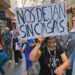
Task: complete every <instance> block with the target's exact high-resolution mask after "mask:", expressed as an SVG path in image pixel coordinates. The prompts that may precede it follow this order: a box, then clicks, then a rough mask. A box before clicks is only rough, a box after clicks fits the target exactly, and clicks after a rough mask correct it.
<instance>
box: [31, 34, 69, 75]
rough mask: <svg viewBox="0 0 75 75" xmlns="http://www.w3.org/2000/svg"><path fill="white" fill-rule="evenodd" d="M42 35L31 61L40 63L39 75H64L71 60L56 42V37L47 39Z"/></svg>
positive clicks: (33, 50)
mask: <svg viewBox="0 0 75 75" xmlns="http://www.w3.org/2000/svg"><path fill="white" fill-rule="evenodd" d="M43 41H45V37H44V36H42V35H40V36H39V37H38V41H37V44H36V46H35V47H34V48H33V49H32V51H31V53H30V60H31V61H32V62H35V61H37V60H39V62H40V67H41V69H40V73H39V75H62V74H63V73H64V71H65V69H67V67H68V65H69V60H68V58H67V56H66V54H65V52H64V50H63V48H62V46H61V45H60V44H59V43H58V41H56V38H55V36H50V37H48V38H47V39H46V41H45V43H44V42H43Z"/></svg>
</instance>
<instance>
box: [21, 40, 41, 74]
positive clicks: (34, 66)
mask: <svg viewBox="0 0 75 75" xmlns="http://www.w3.org/2000/svg"><path fill="white" fill-rule="evenodd" d="M35 45H36V40H35V39H28V40H27V41H26V43H25V44H24V46H23V48H22V51H23V52H24V54H25V59H26V70H25V75H38V73H39V68H40V66H39V63H38V62H36V63H33V62H31V61H30V59H29V56H30V52H31V51H32V49H33V48H34V47H35Z"/></svg>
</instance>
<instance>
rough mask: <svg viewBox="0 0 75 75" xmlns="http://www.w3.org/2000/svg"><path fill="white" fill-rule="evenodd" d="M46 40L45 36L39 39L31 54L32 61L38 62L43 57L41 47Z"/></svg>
mask: <svg viewBox="0 0 75 75" xmlns="http://www.w3.org/2000/svg"><path fill="white" fill-rule="evenodd" d="M43 40H44V37H43V36H39V37H38V42H37V43H36V46H35V47H34V48H33V49H32V51H31V53H30V60H31V61H37V60H38V59H39V58H40V56H41V51H40V46H41V44H42V41H43Z"/></svg>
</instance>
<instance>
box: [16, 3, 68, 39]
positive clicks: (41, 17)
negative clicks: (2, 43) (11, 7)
mask: <svg viewBox="0 0 75 75" xmlns="http://www.w3.org/2000/svg"><path fill="white" fill-rule="evenodd" d="M65 7H66V6H65V3H52V4H47V5H41V6H35V7H23V8H16V19H17V20H16V21H17V26H18V29H19V32H20V36H21V38H22V39H33V38H37V36H38V35H40V34H43V35H44V36H45V37H47V36H52V35H55V36H56V35H63V34H67V33H68V31H67V20H66V19H67V17H66V8H65Z"/></svg>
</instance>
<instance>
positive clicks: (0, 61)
mask: <svg viewBox="0 0 75 75" xmlns="http://www.w3.org/2000/svg"><path fill="white" fill-rule="evenodd" d="M8 59H9V57H8V56H7V54H6V53H5V52H4V50H3V43H2V36H1V27H0V72H1V74H2V75H5V72H4V69H3V68H2V66H3V65H4V64H5V63H6V61H7V60H8Z"/></svg>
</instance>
